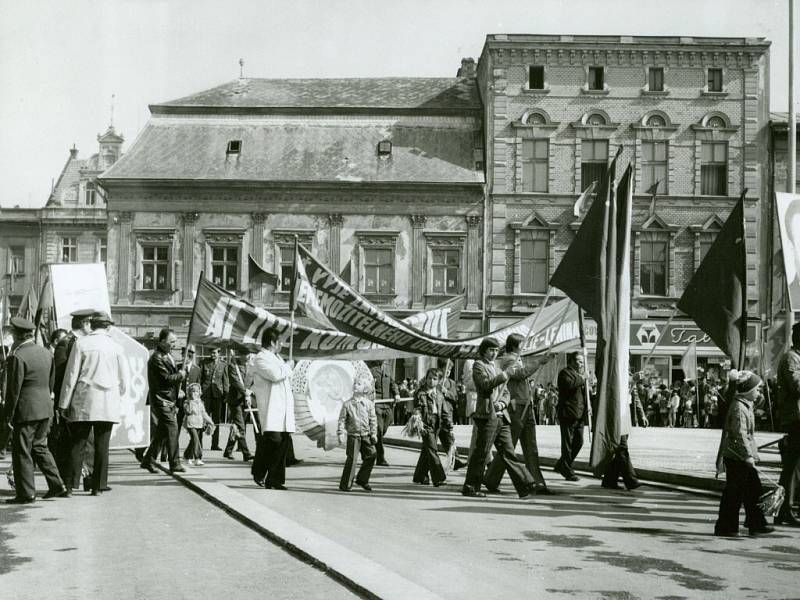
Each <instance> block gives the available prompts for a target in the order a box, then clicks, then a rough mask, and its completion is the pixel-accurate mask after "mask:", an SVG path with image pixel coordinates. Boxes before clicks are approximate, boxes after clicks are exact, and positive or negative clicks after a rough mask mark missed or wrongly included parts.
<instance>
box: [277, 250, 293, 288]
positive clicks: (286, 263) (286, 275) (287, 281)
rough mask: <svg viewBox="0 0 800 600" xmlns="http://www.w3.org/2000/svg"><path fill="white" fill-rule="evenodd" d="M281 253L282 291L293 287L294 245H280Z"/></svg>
mask: <svg viewBox="0 0 800 600" xmlns="http://www.w3.org/2000/svg"><path fill="white" fill-rule="evenodd" d="M280 253H281V281H280V284H281V291H282V292H288V291H290V290H291V289H292V273H293V272H294V246H280Z"/></svg>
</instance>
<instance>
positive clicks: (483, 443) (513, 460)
mask: <svg viewBox="0 0 800 600" xmlns="http://www.w3.org/2000/svg"><path fill="white" fill-rule="evenodd" d="M472 428H473V430H474V431H475V449H474V450H473V451H472V453H470V455H469V463H468V465H467V474H466V477H465V478H464V487H470V488H472V489H473V490H475V491H478V490H480V489H481V482H482V481H483V475H484V470H485V468H486V459H487V457H488V455H489V452H490V451H491V449H492V446H494V447H495V449H496V450H497V456H498V457H499V458H500V460H502V461H503V463H504V466H505V468H506V469H507V470H508V474H509V476H510V477H511V482H512V483H513V484H514V489H516V490H517V493H518V494H520V495H523V494H525V493H527V491H528V489H529V488H530V487H531V486H532V485H533V477H532V476H531V474H530V473H529V472H528V469H526V468H525V464H524V463H523V462H522V461H521V460H519V459H518V458H517V455H516V453H515V452H514V444H512V443H511V426H510V425H509V424H508V423H506V422H505V421H504V420H503V419H502V418H501V417H488V418H486V417H473V425H472Z"/></svg>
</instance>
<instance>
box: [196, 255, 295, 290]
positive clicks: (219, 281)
mask: <svg viewBox="0 0 800 600" xmlns="http://www.w3.org/2000/svg"><path fill="white" fill-rule="evenodd" d="M290 276H291V275H290ZM211 279H212V281H213V282H214V283H215V284H216V285H218V286H220V287H221V288H224V289H226V290H228V291H229V292H236V291H238V289H239V249H238V248H235V247H231V246H220V247H212V248H211Z"/></svg>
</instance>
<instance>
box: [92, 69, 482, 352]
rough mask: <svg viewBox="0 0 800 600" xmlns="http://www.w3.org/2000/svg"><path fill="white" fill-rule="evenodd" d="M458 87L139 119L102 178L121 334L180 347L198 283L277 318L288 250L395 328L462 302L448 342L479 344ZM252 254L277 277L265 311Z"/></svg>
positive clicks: (477, 114) (385, 85) (476, 112)
mask: <svg viewBox="0 0 800 600" xmlns="http://www.w3.org/2000/svg"><path fill="white" fill-rule="evenodd" d="M470 69H471V72H470ZM462 75H464V76H462V77H457V78H439V79H424V78H411V79H326V80H313V79H307V80H292V79H282V80H270V79H238V80H235V81H232V82H230V83H226V84H224V85H221V86H218V87H216V88H213V89H210V90H206V91H203V92H200V93H197V94H194V95H191V96H188V97H186V98H181V99H179V100H175V101H171V102H164V103H160V104H154V105H151V106H150V112H151V117H150V119H149V121H148V123H147V124H146V126H145V128H144V130H143V131H142V132H141V134H140V135H139V136H138V138H137V140H136V142H135V143H134V144H133V146H132V147H131V148H130V149H129V150H128V151H127V152H126V154H125V155H124V156H123V157H122V158H121V159H120V160H119V161H118V162H117V163H116V164H115V165H114V166H113V167H111V168H110V169H109V170H108V171H106V172H105V173H103V174H102V176H101V177H100V183H101V186H102V188H103V190H104V192H105V195H106V201H107V204H108V223H109V228H108V261H109V265H110V266H111V267H112V268H110V269H109V285H110V287H111V297H112V310H113V311H114V315H115V319H116V320H117V322H118V324H119V325H120V326H121V327H123V328H124V329H127V330H128V331H129V333H130V334H131V335H133V336H134V337H137V338H140V339H145V340H147V339H148V338H152V337H153V336H155V335H157V334H158V330H159V329H160V328H161V327H163V326H166V325H169V326H171V327H173V328H175V329H176V330H177V332H178V334H179V336H183V335H185V334H186V333H187V329H188V325H189V318H190V314H191V309H192V302H193V293H194V290H195V287H196V285H197V282H198V279H199V277H200V274H201V273H203V274H205V276H206V277H207V278H208V279H211V280H212V281H214V282H215V283H217V284H218V285H221V286H222V287H224V288H225V289H228V290H230V291H231V292H234V293H236V294H237V295H240V296H242V297H247V298H251V299H252V300H253V301H254V302H256V303H257V304H262V305H266V306H267V307H268V308H269V310H271V311H273V312H275V313H278V314H287V313H288V284H289V281H288V280H289V277H290V273H291V261H292V253H293V245H294V237H295V236H298V238H299V241H300V243H302V244H304V245H305V246H306V247H307V248H309V249H311V251H312V252H314V253H315V254H316V255H317V256H318V257H320V258H321V259H322V260H323V261H325V262H326V263H327V264H328V265H329V266H330V267H331V268H332V269H333V270H334V271H336V272H344V273H345V274H346V276H347V277H349V280H350V282H351V284H353V285H354V286H355V287H357V289H358V290H359V291H360V292H362V293H363V294H364V295H365V296H367V297H368V298H370V299H371V300H372V301H374V302H375V303H376V304H378V305H379V306H381V307H383V308H386V309H387V310H389V311H390V312H392V313H394V314H396V315H398V316H405V315H408V314H411V313H412V312H416V311H419V310H423V309H424V308H425V307H431V306H433V305H436V304H438V303H440V302H442V301H444V300H446V299H448V298H452V297H454V296H459V295H463V296H464V297H465V310H464V311H463V312H462V319H461V330H460V331H459V332H454V334H456V333H461V334H473V335H474V334H477V333H479V332H480V330H481V324H482V312H481V311H482V296H483V289H482V281H483V277H482V267H481V266H482V264H483V257H482V252H483V235H482V231H483V230H482V227H483V222H482V219H483V212H484V203H483V198H484V192H483V190H484V187H483V186H484V171H483V168H484V165H483V150H482V148H483V140H482V121H481V105H480V100H479V98H478V92H477V86H476V83H475V78H474V61H473V62H472V63H470V62H469V61H467V62H465V64H464V68H463V72H462ZM469 75H473V76H472V77H469ZM248 254H251V255H252V256H253V257H254V258H255V260H256V261H257V262H259V263H260V264H261V265H263V266H264V267H265V268H266V269H267V270H269V271H272V272H274V273H276V274H278V275H279V277H280V287H279V289H278V290H277V291H276V293H275V294H273V295H272V296H271V297H264V296H262V294H261V291H262V290H260V289H252V288H251V286H250V285H249V273H248V260H247V255H248Z"/></svg>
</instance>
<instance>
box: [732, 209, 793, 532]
mask: <svg viewBox="0 0 800 600" xmlns="http://www.w3.org/2000/svg"><path fill="white" fill-rule="evenodd" d="M798 204H800V202H798ZM720 414H722V411H720ZM778 415H779V417H780V424H781V428H782V430H783V431H785V432H786V436H785V437H784V438H783V439H782V440H781V442H780V444H779V445H778V448H779V449H780V453H781V463H782V465H783V467H782V469H781V480H780V481H781V485H782V486H783V487H784V489H785V490H786V498H785V499H784V501H783V504H782V505H781V508H780V511H779V512H778V514H777V516H776V517H775V524H776V525H781V524H783V525H788V526H790V527H800V519H798V518H797V516H796V515H795V513H794V506H795V503H796V501H797V496H798V493H799V492H798V487H800V323H795V324H794V326H793V327H792V347H791V348H789V350H787V351H786V353H785V354H784V355H783V356H781V360H780V362H779V363H778Z"/></svg>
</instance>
